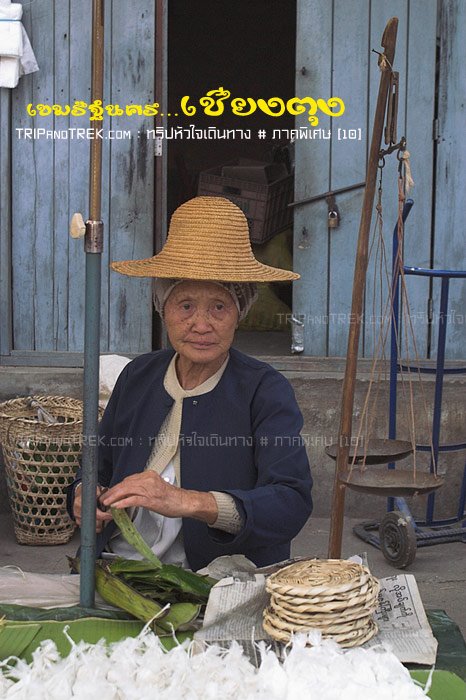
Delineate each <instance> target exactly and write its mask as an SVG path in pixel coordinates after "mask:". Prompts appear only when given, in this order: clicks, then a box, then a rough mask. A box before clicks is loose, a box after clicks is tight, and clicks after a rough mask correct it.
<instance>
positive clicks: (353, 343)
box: [328, 17, 398, 559]
mask: <svg viewBox="0 0 466 700" xmlns="http://www.w3.org/2000/svg"><path fill="white" fill-rule="evenodd" d="M397 29H398V18H397V17H392V18H391V19H390V20H389V21H388V22H387V24H386V26H385V30H384V33H383V36H382V41H381V44H382V46H383V49H384V52H383V54H384V57H385V59H386V61H388V64H387V65H385V66H384V65H383V64H382V65H381V63H380V59H379V65H381V69H382V72H381V76H380V85H379V94H378V97H377V106H376V110H375V116H374V126H373V131H372V141H371V147H370V152H369V162H368V166H367V177H366V189H365V192H364V199H363V204H362V211H361V221H360V224H359V236H358V247H357V252H356V262H355V266H354V278H353V297H352V302H351V317H350V327H349V334H348V350H347V354H346V368H345V376H344V380H343V393H342V400H341V416H340V429H339V437H338V447H337V460H336V467H335V481H334V486H333V500H332V514H331V525H330V538H329V549H328V556H329V558H330V559H339V558H340V557H341V541H342V535H343V517H344V510H345V486H344V484H343V483H342V482H341V479H340V475H342V474H344V473H345V472H347V471H348V458H349V450H350V444H351V434H352V422H353V405H354V390H355V384H356V371H357V362H358V350H359V335H360V328H361V317H362V313H363V310H364V307H363V304H364V289H365V286H366V272H367V262H368V259H367V258H368V247H369V235H370V227H371V220H372V209H373V206H374V196H375V187H376V180H377V167H378V163H379V152H380V147H381V143H382V134H383V128H384V123H385V110H386V104H387V96H388V91H389V85H390V72H391V66H393V60H394V58H395V44H396V34H397Z"/></svg>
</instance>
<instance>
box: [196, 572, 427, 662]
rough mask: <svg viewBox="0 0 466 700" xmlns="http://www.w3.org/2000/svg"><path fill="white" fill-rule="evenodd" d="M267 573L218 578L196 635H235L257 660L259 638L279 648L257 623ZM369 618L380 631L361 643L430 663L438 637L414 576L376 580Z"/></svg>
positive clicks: (222, 639)
mask: <svg viewBox="0 0 466 700" xmlns="http://www.w3.org/2000/svg"><path fill="white" fill-rule="evenodd" d="M244 568H245V567H244ZM224 571H226V569H224ZM267 573H270V572H267V570H263V569H262V570H261V569H250V570H249V571H247V570H243V571H239V572H235V573H234V574H233V575H230V576H226V577H225V578H222V579H221V580H220V581H219V582H218V583H217V584H216V585H215V586H214V587H213V589H212V591H211V593H210V597H209V602H208V604H207V609H206V613H205V617H204V623H203V626H202V629H200V630H199V631H197V632H196V633H195V635H194V637H195V639H196V640H198V641H203V642H216V643H219V644H224V645H228V644H229V643H231V640H237V641H238V642H240V643H241V645H242V646H243V647H244V649H245V653H246V654H247V655H248V656H249V657H250V658H251V660H252V661H253V662H254V661H255V662H257V653H258V650H257V645H256V642H259V641H261V640H264V641H266V642H267V643H268V644H271V645H273V646H274V647H275V649H276V650H277V652H279V651H280V649H281V648H282V646H283V645H280V644H278V643H276V642H274V641H273V640H272V639H271V638H270V637H269V636H268V635H267V634H266V633H265V632H264V630H263V628H262V613H263V610H264V608H265V607H266V606H267V604H268V598H269V596H268V593H267V591H266V590H265V580H266V575H267ZM374 619H375V621H376V622H377V625H378V627H379V633H378V634H377V635H376V636H375V637H374V638H373V639H372V640H370V641H369V642H366V644H364V645H363V646H364V647H371V646H376V645H378V644H384V645H387V646H389V647H390V648H391V650H392V651H393V653H394V654H395V655H396V656H397V657H398V659H399V660H400V661H401V662H403V663H415V664H425V665H432V664H434V663H435V658H436V654H437V640H436V639H435V637H434V635H433V634H432V630H431V628H430V625H429V623H428V620H427V617H426V614H425V611H424V607H423V605H422V601H421V597H420V595H419V590H418V587H417V584H416V579H415V578H414V576H412V575H410V574H394V575H393V576H388V577H387V578H383V579H380V594H379V602H378V607H377V610H376V611H375V613H374Z"/></svg>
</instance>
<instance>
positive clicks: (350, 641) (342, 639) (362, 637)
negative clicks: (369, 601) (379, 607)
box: [262, 618, 378, 648]
mask: <svg viewBox="0 0 466 700" xmlns="http://www.w3.org/2000/svg"><path fill="white" fill-rule="evenodd" d="M262 625H263V627H264V630H265V632H267V634H268V635H270V636H271V637H272V638H273V639H276V640H277V641H279V642H284V643H288V642H289V641H290V639H291V637H292V636H293V632H288V631H286V630H281V629H278V628H277V627H275V626H274V625H273V624H272V623H271V622H270V621H269V619H268V618H267V619H265V618H264V620H263V622H262ZM311 629H316V628H311V627H309V628H308V630H307V631H310V630H311ZM304 631H305V630H304V629H300V630H295V631H294V632H295V633H296V632H304ZM377 631H378V628H377V625H376V624H375V622H374V620H373V619H372V618H369V620H368V623H367V626H366V627H365V628H363V629H357V630H353V631H351V632H347V633H343V634H326V633H325V632H322V638H323V639H332V640H333V641H334V642H338V644H340V645H341V646H342V647H345V648H349V647H356V646H360V645H361V644H364V643H365V642H368V641H369V639H372V637H374V636H375V635H376V634H377Z"/></svg>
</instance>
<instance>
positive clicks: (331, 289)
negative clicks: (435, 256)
mask: <svg viewBox="0 0 466 700" xmlns="http://www.w3.org/2000/svg"><path fill="white" fill-rule="evenodd" d="M436 14H437V4H436V1H435V0H427V2H426V1H424V0H409V2H407V1H406V0H393V2H391V3H386V2H383V1H382V0H370V1H369V0H333V1H332V2H327V1H326V0H312V1H311V2H307V1H306V2H304V1H303V2H299V3H298V24H297V26H298V40H297V46H298V51H297V61H296V76H297V79H296V94H297V95H299V96H304V95H312V96H314V97H327V98H328V97H330V96H331V95H336V96H339V97H341V98H342V99H344V101H345V103H346V105H347V110H346V112H345V114H344V115H343V116H342V117H339V118H337V119H333V120H332V124H331V127H332V130H333V135H332V136H333V137H332V141H331V142H330V141H317V140H316V141H298V142H297V144H296V185H295V188H296V189H295V200H299V199H303V198H305V197H310V196H313V195H317V194H320V193H323V192H325V191H327V190H329V189H338V188H341V187H346V186H350V185H352V184H355V183H357V182H360V181H363V180H364V177H365V169H366V158H367V152H368V148H369V143H370V136H371V132H372V121H373V115H374V109H375V102H376V99H377V91H378V86H379V75H380V73H379V68H378V66H377V59H376V57H375V56H374V54H373V53H371V49H372V48H374V49H377V50H379V49H380V40H381V37H382V33H383V29H384V26H385V24H386V22H387V20H388V19H389V18H390V17H392V16H398V18H399V20H400V22H399V29H398V40H397V50H396V59H395V66H394V68H395V69H396V70H399V72H400V100H399V112H398V137H400V136H402V135H406V136H407V139H408V148H409V150H410V152H411V158H412V169H413V174H414V178H415V181H416V188H415V190H414V191H413V193H412V197H413V198H414V199H415V206H414V208H413V210H412V212H411V215H410V219H409V223H408V225H407V231H406V248H405V257H406V260H407V261H409V262H410V263H412V264H416V265H424V264H427V265H428V264H429V260H430V220H431V212H432V158H433V143H432V139H431V136H430V135H431V133H432V122H433V109H434V91H435V43H436ZM420 16H422V26H423V31H422V32H419V17H420ZM303 66H306V67H308V68H309V70H307V71H306V72H305V74H304V75H303V74H302V72H301V68H302V67H303ZM329 121H330V120H329V119H327V120H325V119H321V123H320V124H319V126H321V125H322V126H325V127H326V128H329V127H330V124H329ZM305 123H306V120H305V119H303V118H302V117H299V118H298V123H297V125H298V126H299V125H304V124H305ZM338 127H340V128H342V129H351V128H359V127H360V128H362V134H363V138H362V140H361V141H354V140H353V141H352V140H346V141H345V140H340V141H339V140H337V138H336V137H337V129H338ZM426 135H427V138H426ZM383 190H384V199H383V219H384V228H385V239H386V242H387V247H388V249H387V252H388V255H391V237H392V231H393V227H394V225H395V222H396V218H397V206H398V194H397V161H396V158H395V156H392V157H390V158H387V164H386V167H385V168H384V172H383ZM361 204H362V190H357V191H353V192H349V193H346V194H343V195H339V196H338V197H337V205H338V208H339V210H340V213H341V223H340V226H339V227H338V228H335V229H330V230H329V229H328V228H327V204H326V202H325V200H323V201H320V202H317V203H313V204H309V205H304V206H301V207H297V208H296V211H295V247H294V256H295V257H294V260H295V262H294V264H295V268H296V270H297V271H298V272H301V274H302V275H303V277H304V279H302V280H300V281H299V282H297V283H295V286H294V301H293V304H294V306H293V310H294V313H295V314H301V315H303V316H304V318H305V351H304V352H305V354H306V355H314V356H319V355H329V356H341V355H344V354H345V353H346V343H347V333H348V315H349V312H350V308H351V291H352V283H353V268H354V256H355V250H356V241H357V234H358V228H359V219H360V211H361ZM374 222H375V216H374V219H373V224H374ZM303 228H306V229H307V230H308V231H309V236H308V243H307V244H306V245H305V246H303V245H302V242H303V238H302V230H303ZM388 265H389V266H390V265H391V262H390V260H388ZM378 279H380V276H379V277H378ZM384 288H385V285H384ZM374 296H375V297H376V298H379V297H380V284H379V283H378V282H377V280H376V275H375V272H374V267H373V266H372V267H371V264H369V268H368V278H367V290H366V308H365V315H364V324H363V328H362V334H361V345H360V348H361V354H364V355H366V356H369V357H370V356H371V355H372V352H373V347H374V342H375V338H377V335H378V331H379V317H380V304H379V303H376V304H375V306H374V305H373V299H374ZM427 300H428V286H427V285H426V284H425V282H423V281H422V280H421V281H419V282H417V283H416V285H412V284H410V304H411V312H412V314H413V316H414V317H416V320H417V321H418V322H416V321H415V323H414V328H415V334H416V341H417V343H416V344H417V348H418V351H419V353H420V354H421V355H422V354H424V353H425V352H426V349H427V342H426V341H427V322H426V309H427ZM418 317H419V318H418ZM322 319H323V321H322ZM387 350H388V348H387Z"/></svg>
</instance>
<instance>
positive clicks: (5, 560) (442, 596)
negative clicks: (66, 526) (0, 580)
mask: <svg viewBox="0 0 466 700" xmlns="http://www.w3.org/2000/svg"><path fill="white" fill-rule="evenodd" d="M357 522H359V521H358V520H354V519H347V520H346V521H345V529H344V541H343V552H342V556H343V557H349V556H351V555H352V554H360V553H361V552H364V551H366V552H367V555H368V559H369V566H370V568H371V571H372V573H373V574H374V575H375V576H378V577H379V578H382V577H384V576H389V575H390V574H393V573H395V572H396V570H395V569H393V568H392V567H391V566H390V565H389V564H388V563H387V562H386V561H385V559H384V558H383V556H382V554H381V552H380V551H379V550H377V549H375V548H374V547H372V546H370V545H368V544H365V543H364V542H362V541H361V540H360V539H358V538H357V537H356V536H355V535H353V533H352V527H353V525H354V524H356V523H357ZM329 526H330V521H329V519H328V518H311V519H310V520H309V522H308V523H307V525H306V526H305V527H304V528H303V530H302V531H301V533H300V534H299V535H298V537H297V538H296V540H295V541H294V543H293V551H292V553H293V555H294V556H299V555H307V556H310V557H314V556H316V557H323V558H325V557H326V556H327V544H328V534H329ZM0 533H1V534H0V566H6V565H15V566H19V567H20V568H22V569H23V570H25V571H32V572H43V573H67V571H68V567H67V560H66V555H74V553H75V552H76V549H77V547H78V543H79V535H78V534H76V535H75V536H74V538H73V540H72V541H71V542H70V543H68V544H66V545H60V546H55V547H29V546H27V547H26V546H21V545H18V544H17V543H16V541H15V538H14V534H13V526H12V523H11V518H10V516H9V515H8V514H1V515H0ZM405 571H406V572H407V573H411V574H414V576H415V577H416V580H417V583H418V586H419V590H420V593H421V597H422V600H423V603H424V606H425V608H438V609H442V610H445V611H446V612H447V614H448V615H449V616H450V617H451V618H452V619H453V620H454V621H455V622H456V623H457V624H458V625H459V627H460V629H461V631H462V634H463V636H464V637H465V638H466V546H465V545H464V544H462V543H460V542H458V543H451V544H444V545H436V546H433V547H425V548H423V549H420V550H418V552H417V554H416V558H415V560H414V562H413V563H412V564H411V566H410V567H409V568H408V569H406V570H405Z"/></svg>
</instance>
